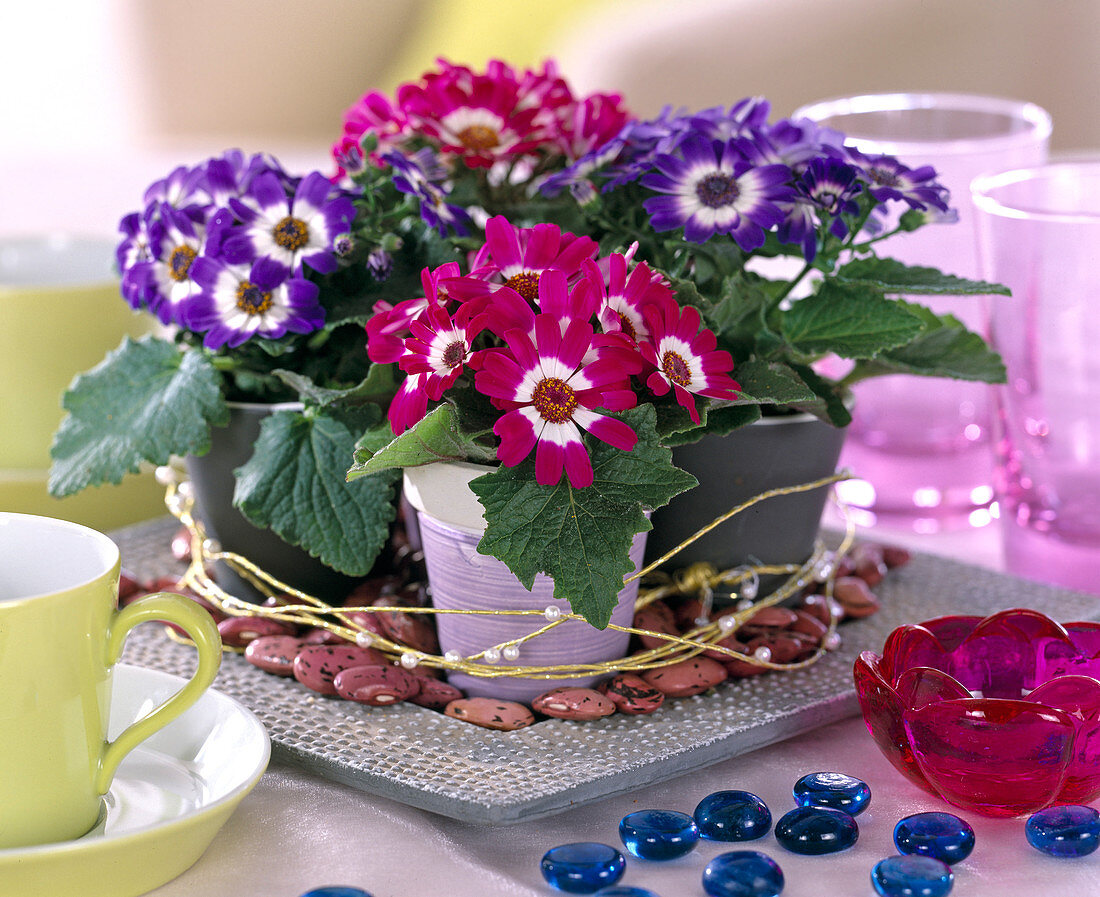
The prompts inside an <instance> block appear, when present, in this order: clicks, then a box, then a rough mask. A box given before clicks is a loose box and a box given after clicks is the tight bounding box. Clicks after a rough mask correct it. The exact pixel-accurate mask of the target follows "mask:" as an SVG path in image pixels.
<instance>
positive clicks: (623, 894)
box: [592, 885, 658, 897]
mask: <svg viewBox="0 0 1100 897" xmlns="http://www.w3.org/2000/svg"><path fill="white" fill-rule="evenodd" d="M592 897H658V895H657V894H654V893H653V892H652V891H651V890H649V888H638V887H635V886H633V885H612V886H611V887H610V888H600V889H599V890H598V891H597V892H596V893H595V894H593V895H592Z"/></svg>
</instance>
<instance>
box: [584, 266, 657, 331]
mask: <svg viewBox="0 0 1100 897" xmlns="http://www.w3.org/2000/svg"><path fill="white" fill-rule="evenodd" d="M606 261H607V265H606V267H607V273H606V276H605V275H604V274H603V273H602V272H601V271H600V269H599V268H598V267H597V265H596V264H595V262H586V263H585V273H586V275H587V276H586V282H588V283H591V284H593V285H594V286H595V288H596V289H597V291H598V294H599V303H600V304H599V311H598V315H599V320H600V326H601V327H603V329H604V332H605V333H616V332H617V333H623V334H625V335H626V336H628V337H630V339H631V340H633V341H634V342H635V343H641V342H644V341H645V340H647V339H648V338H649V325H648V324H646V320H645V315H644V313H643V309H644V308H645V307H646V306H647V305H651V304H653V303H658V302H662V301H665V300H668V299H671V298H672V295H673V294H672V290H671V288H670V287H669V286H668V285H667V284H666V283H665V282H664V280H663V278H662V277H661V276H660V275H659V274H657V273H656V272H655V271H653V269H652V268H650V267H649V266H648V265H647V264H646V263H645V262H641V263H639V264H638V265H636V266H635V267H634V269H633V270H632V271H630V272H629V274H628V261H629V260H628V259H627V258H626V256H623V255H620V254H619V253H615V254H613V255H610V256H608V257H607V260H606Z"/></svg>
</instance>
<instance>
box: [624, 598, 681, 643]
mask: <svg viewBox="0 0 1100 897" xmlns="http://www.w3.org/2000/svg"><path fill="white" fill-rule="evenodd" d="M634 628H635V629H648V630H649V631H650V632H664V633H667V634H669V635H679V634H680V630H679V628H678V627H677V626H676V618H675V617H674V616H673V615H672V611H671V610H669V608H668V605H666V604H662V603H661V602H660V601H654V602H653V603H652V604H650V605H647V606H646V607H643V608H640V609H639V610H637V611H636V612H635V613H634ZM637 638H638V641H639V642H641V644H643V645H644V646H645V647H647V648H664V647H666V646H668V645H669V644H671V643H670V642H669V641H668V640H667V639H663V638H660V637H658V636H656V635H639V636H638V637H637Z"/></svg>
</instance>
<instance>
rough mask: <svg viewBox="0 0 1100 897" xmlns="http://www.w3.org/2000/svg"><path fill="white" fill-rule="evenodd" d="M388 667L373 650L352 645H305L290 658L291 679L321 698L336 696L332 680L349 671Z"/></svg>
mask: <svg viewBox="0 0 1100 897" xmlns="http://www.w3.org/2000/svg"><path fill="white" fill-rule="evenodd" d="M385 663H388V661H387V659H386V656H385V655H384V654H382V652H381V651H376V650H375V649H374V648H359V647H356V646H355V645H346V644H345V645H306V646H305V647H303V648H302V649H301V650H300V651H299V652H298V656H297V657H295V658H294V678H295V679H297V680H298V681H299V682H301V683H302V685H304V686H306V688H311V689H313V690H314V691H316V692H319V693H321V694H323V695H334V694H336V693H337V692H336V686H335V685H334V684H333V680H335V679H336V677H337V676H338V675H339V674H340V673H341V672H342V671H343V670H347V669H351V668H352V667H361V666H370V665H374V664H379V665H381V664H385Z"/></svg>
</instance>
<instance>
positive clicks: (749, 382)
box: [733, 360, 814, 405]
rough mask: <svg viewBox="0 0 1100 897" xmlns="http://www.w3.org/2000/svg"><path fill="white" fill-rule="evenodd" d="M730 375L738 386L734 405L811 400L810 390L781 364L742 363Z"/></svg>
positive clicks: (775, 403) (788, 403)
mask: <svg viewBox="0 0 1100 897" xmlns="http://www.w3.org/2000/svg"><path fill="white" fill-rule="evenodd" d="M733 376H734V379H735V380H737V382H738V383H739V384H740V386H741V392H742V397H741V398H739V399H737V403H738V404H748V403H753V404H765V405H791V404H794V403H795V402H808V401H812V400H813V398H814V392H813V390H812V389H810V388H809V387H808V386H807V385H806V384H805V383H804V382H803V380H802V378H801V377H799V376H798V374H796V373H795V372H794V371H793V370H791V368H790V367H789V366H788V365H785V364H782V363H781V362H774V361H773V362H769V361H759V360H752V361H744V362H742V363H741V364H739V365H737V367H736V368H735V369H734V371H733Z"/></svg>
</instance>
